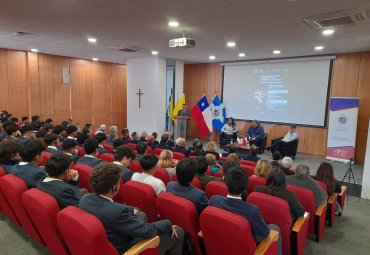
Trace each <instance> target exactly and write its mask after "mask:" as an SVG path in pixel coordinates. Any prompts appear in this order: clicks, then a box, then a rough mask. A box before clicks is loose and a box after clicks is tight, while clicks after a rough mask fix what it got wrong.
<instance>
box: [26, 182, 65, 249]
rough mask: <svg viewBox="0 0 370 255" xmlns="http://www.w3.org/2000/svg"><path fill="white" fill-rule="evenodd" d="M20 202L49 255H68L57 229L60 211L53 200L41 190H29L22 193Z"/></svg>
mask: <svg viewBox="0 0 370 255" xmlns="http://www.w3.org/2000/svg"><path fill="white" fill-rule="evenodd" d="M22 202H23V205H24V207H25V208H26V211H27V213H28V215H29V216H30V218H31V219H32V221H33V223H34V224H35V226H36V228H37V230H38V231H39V233H40V235H41V237H42V239H43V240H44V241H45V244H46V246H47V247H48V248H49V250H50V251H51V253H52V254H55V255H68V254H69V251H68V249H67V247H66V245H65V244H64V241H63V239H62V237H61V235H60V233H59V231H58V227H57V213H58V212H59V211H60V210H59V206H58V203H57V201H56V200H55V198H54V197H52V196H51V195H49V194H47V193H45V192H43V191H41V190H38V189H30V190H27V191H26V192H24V193H23V195H22Z"/></svg>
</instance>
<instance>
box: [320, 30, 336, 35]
mask: <svg viewBox="0 0 370 255" xmlns="http://www.w3.org/2000/svg"><path fill="white" fill-rule="evenodd" d="M322 34H323V35H332V34H334V30H333V29H326V30H323V31H322Z"/></svg>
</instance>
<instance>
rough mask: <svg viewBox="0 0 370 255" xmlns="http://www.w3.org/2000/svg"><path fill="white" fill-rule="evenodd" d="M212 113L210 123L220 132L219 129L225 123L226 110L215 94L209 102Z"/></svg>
mask: <svg viewBox="0 0 370 255" xmlns="http://www.w3.org/2000/svg"><path fill="white" fill-rule="evenodd" d="M211 113H212V124H213V126H214V127H215V129H216V130H217V132H218V133H219V134H221V129H222V127H223V126H224V125H225V123H226V112H225V106H224V105H223V103H222V102H221V100H220V98H219V97H218V96H217V95H215V97H214V98H213V101H212V104H211Z"/></svg>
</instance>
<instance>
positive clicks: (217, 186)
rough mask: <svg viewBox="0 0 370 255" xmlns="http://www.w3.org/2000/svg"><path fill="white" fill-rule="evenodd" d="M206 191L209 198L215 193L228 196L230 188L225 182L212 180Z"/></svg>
mask: <svg viewBox="0 0 370 255" xmlns="http://www.w3.org/2000/svg"><path fill="white" fill-rule="evenodd" d="M205 192H206V196H207V198H208V199H210V198H211V197H212V196H215V195H220V196H223V197H226V196H227V193H228V189H227V186H226V184H225V183H223V182H218V181H210V182H209V183H207V185H206V187H205Z"/></svg>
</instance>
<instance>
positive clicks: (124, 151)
mask: <svg viewBox="0 0 370 255" xmlns="http://www.w3.org/2000/svg"><path fill="white" fill-rule="evenodd" d="M134 159H135V153H134V151H133V150H132V148H130V147H126V146H124V145H121V146H119V147H117V148H116V151H115V153H114V161H113V164H116V165H117V166H119V168H120V169H121V171H122V180H123V182H128V181H129V180H131V177H132V172H131V170H130V169H128V168H127V167H129V166H130V165H131V162H132V161H133V160H134Z"/></svg>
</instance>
